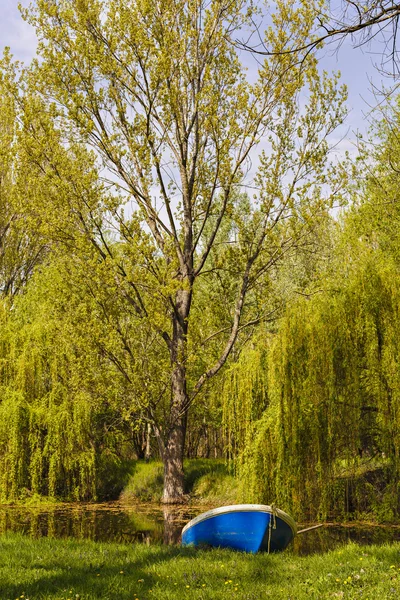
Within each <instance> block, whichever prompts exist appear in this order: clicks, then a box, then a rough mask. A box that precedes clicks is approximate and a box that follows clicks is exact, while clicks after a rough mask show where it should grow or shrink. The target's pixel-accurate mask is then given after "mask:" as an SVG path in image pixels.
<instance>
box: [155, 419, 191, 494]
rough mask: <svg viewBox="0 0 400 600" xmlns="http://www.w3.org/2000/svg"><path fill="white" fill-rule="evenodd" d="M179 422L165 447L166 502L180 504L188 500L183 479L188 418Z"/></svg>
mask: <svg viewBox="0 0 400 600" xmlns="http://www.w3.org/2000/svg"><path fill="white" fill-rule="evenodd" d="M180 421H181V422H180V423H177V424H176V425H175V426H174V427H173V429H172V431H171V433H170V435H169V438H168V440H167V444H166V445H165V448H164V453H163V463H164V492H163V497H162V499H161V501H162V502H163V503H164V504H180V503H182V502H185V501H186V496H185V489H184V480H183V450H184V447H185V433H186V419H185V418H182V419H181V420H180Z"/></svg>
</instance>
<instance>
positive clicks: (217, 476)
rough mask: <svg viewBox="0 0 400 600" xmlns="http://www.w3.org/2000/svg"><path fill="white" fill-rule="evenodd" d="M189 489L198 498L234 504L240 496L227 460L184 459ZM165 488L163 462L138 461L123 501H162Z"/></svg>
mask: <svg viewBox="0 0 400 600" xmlns="http://www.w3.org/2000/svg"><path fill="white" fill-rule="evenodd" d="M184 467H185V493H186V494H189V495H190V496H191V498H192V500H193V501H194V502H202V503H204V504H207V503H208V504H211V503H212V504H231V503H234V502H235V500H236V497H237V481H236V479H235V478H234V477H233V475H232V474H231V473H230V472H229V467H228V465H227V464H226V463H225V462H224V461H223V460H214V459H209V458H207V459H190V460H185V461H184ZM162 490H163V466H162V463H161V462H158V461H151V462H149V463H145V462H142V461H137V462H136V463H135V465H134V467H133V469H132V473H131V477H130V479H129V482H128V484H127V485H126V487H125V488H124V490H123V492H122V493H121V496H120V498H121V500H123V501H128V502H129V501H133V502H135V501H138V500H140V501H153V502H158V501H159V500H160V498H161V496H162Z"/></svg>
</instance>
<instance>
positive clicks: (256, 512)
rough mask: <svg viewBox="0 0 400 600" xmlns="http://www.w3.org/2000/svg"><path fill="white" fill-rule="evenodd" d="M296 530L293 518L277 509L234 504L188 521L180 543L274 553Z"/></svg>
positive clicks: (283, 547) (289, 540)
mask: <svg viewBox="0 0 400 600" xmlns="http://www.w3.org/2000/svg"><path fill="white" fill-rule="evenodd" d="M296 533H297V527H296V523H295V522H294V520H293V519H292V517H291V516H290V515H288V514H287V513H285V512H283V510H280V509H279V508H275V507H274V506H267V505H264V504H235V505H233V506H221V507H220V508H215V509H213V510H209V511H207V512H205V513H203V514H201V515H199V516H198V517H195V518H194V519H192V520H191V521H189V523H187V525H185V527H184V528H183V530H182V545H183V546H189V545H193V546H216V547H219V548H233V549H235V550H241V551H243V552H259V551H266V552H276V551H278V550H284V549H285V548H286V547H287V546H288V544H289V543H290V542H291V541H292V539H293V538H294V536H295V535H296Z"/></svg>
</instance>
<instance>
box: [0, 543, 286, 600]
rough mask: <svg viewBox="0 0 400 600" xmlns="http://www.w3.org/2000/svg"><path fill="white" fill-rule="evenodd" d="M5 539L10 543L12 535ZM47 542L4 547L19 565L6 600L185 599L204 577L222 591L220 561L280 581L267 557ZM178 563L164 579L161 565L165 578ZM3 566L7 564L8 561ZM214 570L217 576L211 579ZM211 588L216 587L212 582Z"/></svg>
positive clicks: (2, 590) (3, 589)
mask: <svg viewBox="0 0 400 600" xmlns="http://www.w3.org/2000/svg"><path fill="white" fill-rule="evenodd" d="M4 540H5V541H6V542H7V536H6V537H5V538H3V539H2V541H4ZM42 542H43V541H42V540H38V541H36V545H34V541H33V540H29V542H28V547H26V543H27V542H26V538H23V536H13V537H12V539H11V543H6V544H2V546H3V547H2V551H4V552H6V553H7V550H8V555H7V558H8V560H7V562H8V563H9V564H13V565H15V566H14V568H12V569H11V572H9V573H7V575H8V577H6V581H7V579H8V578H9V581H7V583H5V582H4V580H3V585H2V584H1V583H0V598H1V600H7V599H10V600H12V599H15V598H17V597H20V596H21V595H22V594H24V595H25V598H32V599H35V600H36V599H38V598H43V599H49V598H54V599H56V598H57V599H61V598H64V599H68V598H71V600H72V599H74V600H75V598H82V599H87V598H91V599H96V600H97V599H98V600H116V599H118V600H132V598H136V597H138V598H140V600H146V599H149V598H151V597H152V593H151V592H150V590H153V589H155V588H158V589H162V590H163V591H165V592H169V593H171V594H172V593H173V594H175V595H176V596H174V597H176V598H180V597H181V596H183V595H185V594H184V593H185V591H186V589H185V588H186V587H187V585H190V587H191V589H192V590H193V589H195V588H199V589H200V588H201V586H202V584H203V582H204V577H208V576H209V577H211V579H212V580H213V581H214V582H215V583H216V585H217V587H219V589H222V588H223V586H224V583H225V579H226V576H225V575H226V574H225V573H223V572H221V573H219V572H218V573H215V564H216V562H217V561H220V562H224V563H227V564H228V565H229V568H230V569H231V572H232V573H233V572H234V571H235V570H236V565H237V564H238V563H239V562H240V563H241V564H242V565H245V571H246V579H248V578H249V579H250V580H252V581H254V580H260V578H261V579H262V580H264V579H268V580H269V582H270V583H272V579H271V576H272V577H273V579H274V580H275V579H278V575H277V574H276V573H273V574H272V573H271V570H270V569H268V568H266V567H267V565H268V562H269V560H270V557H268V556H267V555H259V556H253V555H243V554H236V553H235V552H232V551H225V550H215V549H214V550H208V549H203V550H196V549H195V548H181V547H179V546H170V547H165V546H153V547H151V548H143V549H142V550H140V551H139V552H138V553H136V551H135V549H134V548H132V547H129V546H128V547H123V546H114V545H110V546H107V545H105V544H102V545H99V546H98V547H96V546H93V545H91V544H81V545H79V544H77V543H76V542H75V541H72V540H66V541H65V542H64V543H57V544H53V543H50V544H48V543H47V544H46V541H44V543H42ZM24 544H25V547H24ZM19 545H20V546H21V552H19ZM7 546H8V548H7ZM2 553H3V552H2ZM135 554H138V555H136V556H135ZM0 556H1V555H0ZM246 556H247V558H248V560H247V558H246ZM179 559H183V562H179ZM185 559H189V560H185ZM196 559H198V560H196ZM174 561H177V562H176V563H175V564H174V565H172V564H171V567H168V570H167V572H168V575H160V574H159V572H158V569H157V566H158V567H159V569H160V571H163V572H164V573H165V564H166V563H171V562H174ZM1 562H2V563H3V564H4V561H3V560H1ZM1 562H0V574H1ZM213 569H214V571H213ZM209 570H211V571H213V574H211V575H210V573H209ZM274 571H275V570H274ZM0 579H1V577H0ZM209 583H210V585H212V581H211V580H210V582H209ZM209 593H211V589H210V588H209ZM207 597H210V596H207Z"/></svg>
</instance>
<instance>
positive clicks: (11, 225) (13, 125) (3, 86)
mask: <svg viewBox="0 0 400 600" xmlns="http://www.w3.org/2000/svg"><path fill="white" fill-rule="evenodd" d="M1 68H2V72H0V295H1V296H2V297H9V298H10V297H13V296H15V294H17V293H18V292H20V291H21V289H22V288H23V287H24V286H25V284H26V282H27V281H28V279H29V278H30V276H31V274H32V272H33V269H34V267H35V265H36V264H37V263H38V262H39V261H40V259H41V256H42V255H43V253H44V250H45V246H44V245H43V243H42V241H41V240H40V238H39V236H38V235H37V233H35V232H33V231H31V230H29V228H28V227H27V226H26V222H25V220H24V218H23V214H22V213H21V212H20V211H19V210H18V208H17V206H18V204H20V203H19V201H18V199H17V196H18V189H17V186H16V178H17V176H16V173H15V165H16V163H17V160H18V158H17V155H18V145H17V143H16V134H17V131H18V128H19V123H18V119H17V114H18V106H17V98H16V97H15V96H14V94H13V93H12V85H11V84H13V82H14V77H15V70H16V67H15V66H13V64H12V57H11V55H10V53H9V52H8V51H6V53H5V55H4V57H3V60H2V61H0V69H1Z"/></svg>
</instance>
